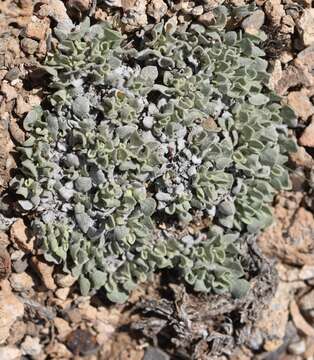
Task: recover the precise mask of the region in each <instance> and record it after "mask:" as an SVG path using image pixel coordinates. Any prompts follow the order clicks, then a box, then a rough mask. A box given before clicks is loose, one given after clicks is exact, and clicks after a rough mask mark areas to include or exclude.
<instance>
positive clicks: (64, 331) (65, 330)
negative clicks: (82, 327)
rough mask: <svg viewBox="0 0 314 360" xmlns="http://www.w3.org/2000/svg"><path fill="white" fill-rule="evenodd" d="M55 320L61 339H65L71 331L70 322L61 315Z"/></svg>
mask: <svg viewBox="0 0 314 360" xmlns="http://www.w3.org/2000/svg"><path fill="white" fill-rule="evenodd" d="M53 322H54V325H55V327H56V329H57V332H58V334H59V338H60V340H63V339H65V337H66V336H67V335H68V334H69V333H70V332H71V327H70V325H69V323H68V322H67V321H65V320H64V319H62V318H60V317H56V318H54V320H53Z"/></svg>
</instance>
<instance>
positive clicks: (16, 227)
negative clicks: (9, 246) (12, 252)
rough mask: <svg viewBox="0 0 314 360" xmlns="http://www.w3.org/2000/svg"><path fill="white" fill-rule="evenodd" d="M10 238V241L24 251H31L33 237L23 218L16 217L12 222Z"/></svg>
mask: <svg viewBox="0 0 314 360" xmlns="http://www.w3.org/2000/svg"><path fill="white" fill-rule="evenodd" d="M10 238H11V242H12V243H13V244H16V245H17V247H18V248H19V249H21V250H23V251H24V252H31V251H32V250H33V248H34V238H33V237H31V236H30V235H29V233H28V230H27V227H26V225H25V224H24V221H23V219H18V220H16V221H15V222H14V223H13V224H12V226H11V228H10Z"/></svg>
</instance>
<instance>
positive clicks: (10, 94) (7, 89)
mask: <svg viewBox="0 0 314 360" xmlns="http://www.w3.org/2000/svg"><path fill="white" fill-rule="evenodd" d="M1 92H2V93H3V94H4V95H5V97H6V100H7V101H11V100H13V99H15V98H16V97H17V92H16V90H15V88H14V87H13V86H11V85H9V84H8V83H7V82H5V81H3V82H2V85H1Z"/></svg>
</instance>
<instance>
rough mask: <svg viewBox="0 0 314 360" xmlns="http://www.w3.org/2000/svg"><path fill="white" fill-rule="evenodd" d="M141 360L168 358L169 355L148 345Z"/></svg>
mask: <svg viewBox="0 0 314 360" xmlns="http://www.w3.org/2000/svg"><path fill="white" fill-rule="evenodd" d="M143 360H170V356H169V355H168V354H166V353H165V352H163V351H162V350H160V349H158V348H155V347H149V348H148V349H147V350H146V351H145V354H144V358H143Z"/></svg>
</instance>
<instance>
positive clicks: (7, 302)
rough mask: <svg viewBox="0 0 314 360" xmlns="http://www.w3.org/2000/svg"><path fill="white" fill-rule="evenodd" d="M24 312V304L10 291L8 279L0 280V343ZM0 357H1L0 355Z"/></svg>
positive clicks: (4, 339)
mask: <svg viewBox="0 0 314 360" xmlns="http://www.w3.org/2000/svg"><path fill="white" fill-rule="evenodd" d="M23 314H24V305H23V304H22V302H21V301H20V300H18V298H17V297H16V296H15V295H14V294H13V293H12V291H11V287H10V284H9V281H8V280H3V281H2V282H1V290H0V344H3V343H4V342H5V341H6V339H7V337H8V336H9V333H10V327H11V326H12V325H13V323H14V322H15V320H17V319H18V318H19V317H22V316H23ZM0 359H2V358H1V357H0Z"/></svg>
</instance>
